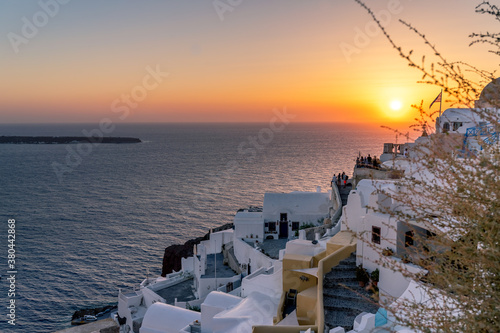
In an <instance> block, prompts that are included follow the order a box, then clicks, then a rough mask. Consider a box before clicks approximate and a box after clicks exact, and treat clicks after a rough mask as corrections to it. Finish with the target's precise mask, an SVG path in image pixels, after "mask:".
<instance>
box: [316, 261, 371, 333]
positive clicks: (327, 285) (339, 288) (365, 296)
mask: <svg viewBox="0 0 500 333" xmlns="http://www.w3.org/2000/svg"><path fill="white" fill-rule="evenodd" d="M323 304H324V309H325V326H326V328H325V332H328V330H329V329H331V328H335V327H337V326H341V327H343V328H344V329H345V330H346V332H347V331H348V330H352V328H353V322H354V319H355V318H356V316H357V315H358V314H360V313H361V312H371V313H376V312H377V310H378V308H379V306H378V305H377V304H376V303H375V302H374V301H373V299H372V298H371V297H370V293H369V292H368V291H366V290H365V288H362V287H360V286H359V283H358V281H357V280H356V256H355V254H352V255H351V256H350V257H349V258H347V259H345V260H343V261H341V262H340V263H339V265H337V266H335V267H334V268H333V269H332V270H331V271H330V272H329V273H328V274H326V276H325V279H324V283H323Z"/></svg>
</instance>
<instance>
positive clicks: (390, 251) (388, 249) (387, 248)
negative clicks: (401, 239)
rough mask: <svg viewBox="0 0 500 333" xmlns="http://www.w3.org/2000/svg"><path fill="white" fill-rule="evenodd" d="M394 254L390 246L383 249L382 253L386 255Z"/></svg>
mask: <svg viewBox="0 0 500 333" xmlns="http://www.w3.org/2000/svg"><path fill="white" fill-rule="evenodd" d="M393 254H394V251H393V250H392V249H391V248H390V247H386V248H385V249H383V250H382V255H384V256H386V257H390V256H392V255H393Z"/></svg>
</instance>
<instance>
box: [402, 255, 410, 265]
mask: <svg viewBox="0 0 500 333" xmlns="http://www.w3.org/2000/svg"><path fill="white" fill-rule="evenodd" d="M401 261H402V262H403V263H405V264H407V263H409V262H410V257H408V255H407V254H405V255H403V256H402V257H401Z"/></svg>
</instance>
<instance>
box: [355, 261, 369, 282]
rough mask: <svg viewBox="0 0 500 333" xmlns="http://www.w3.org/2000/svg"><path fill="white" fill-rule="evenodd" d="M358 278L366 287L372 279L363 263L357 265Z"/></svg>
mask: <svg viewBox="0 0 500 333" xmlns="http://www.w3.org/2000/svg"><path fill="white" fill-rule="evenodd" d="M356 279H357V280H358V282H359V286H360V287H364V286H365V284H366V283H368V281H369V280H370V275H368V272H367V271H366V269H364V268H363V265H359V266H357V267H356Z"/></svg>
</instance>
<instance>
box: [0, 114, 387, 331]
mask: <svg viewBox="0 0 500 333" xmlns="http://www.w3.org/2000/svg"><path fill="white" fill-rule="evenodd" d="M82 131H85V133H91V134H93V135H96V136H97V137H98V136H99V135H102V134H103V133H104V132H106V133H105V135H106V136H118V137H120V136H122V137H123V136H127V137H137V138H140V139H141V140H142V143H137V144H99V143H98V141H96V142H95V143H94V144H30V145H28V144H1V145H0V274H1V275H2V278H1V279H0V332H30V333H37V332H54V331H57V330H61V329H64V328H67V327H70V326H71V324H70V322H71V316H72V314H73V312H74V311H75V310H78V309H82V308H93V307H99V306H104V305H110V304H116V302H117V293H118V289H119V288H123V289H131V288H133V287H134V286H137V285H138V284H139V283H140V282H141V281H142V280H143V279H144V278H145V277H146V276H150V277H151V276H159V275H160V274H161V266H162V258H163V252H164V249H165V247H167V246H169V245H171V244H178V243H183V242H185V241H186V240H188V239H191V238H194V237H199V236H202V235H204V234H205V233H207V232H208V231H209V229H210V228H213V227H216V226H220V225H222V224H225V223H229V222H232V220H233V217H234V214H235V212H236V211H237V210H238V209H239V208H244V207H248V206H250V205H253V206H262V204H263V198H264V193H265V192H291V191H315V190H316V187H317V186H321V188H322V191H327V190H328V188H329V186H330V181H331V179H332V176H333V175H334V174H337V173H339V172H345V173H346V174H348V175H349V176H351V175H352V171H353V167H354V164H355V159H356V157H357V156H358V154H361V155H364V156H366V155H367V154H371V155H372V156H373V155H377V156H378V155H380V154H381V153H382V149H383V144H384V143H385V142H394V141H395V137H394V134H393V133H392V132H391V131H388V130H386V129H382V128H380V127H376V126H366V125H355V124H338V123H326V124H319V123H312V124H311V123H288V124H287V123H286V122H282V123H252V124H241V123H237V124H235V123H231V124H228V123H221V124H213V123H211V124H193V123H189V124H188V123H183V124H162V123H158V124H112V126H108V125H105V124H104V125H99V124H52V125H51V124H37V125H32V124H30V125H27V124H23V125H0V136H1V135H33V136H83V134H82V133H83V132H82ZM9 220H10V221H11V223H9ZM12 220H15V222H14V223H12ZM9 234H15V242H12V237H11V242H10V243H9V242H8V235H9ZM13 244H14V245H15V247H13V246H12V245H13ZM9 245H11V246H10V247H9ZM12 248H13V249H14V250H12ZM9 251H10V259H11V260H14V261H11V262H8V260H9ZM13 256H15V257H13ZM9 264H13V266H10V267H9V266H8V265H9ZM9 271H14V272H15V273H8V272H9ZM12 276H13V277H14V279H12V278H11V277H12ZM12 302H13V303H12ZM12 304H14V306H15V308H12ZM9 307H10V309H9ZM9 315H10V317H9ZM12 315H15V317H12ZM11 318H14V320H13V321H12V320H11V322H10V323H9V320H10V319H11ZM12 324H15V325H12Z"/></svg>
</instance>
